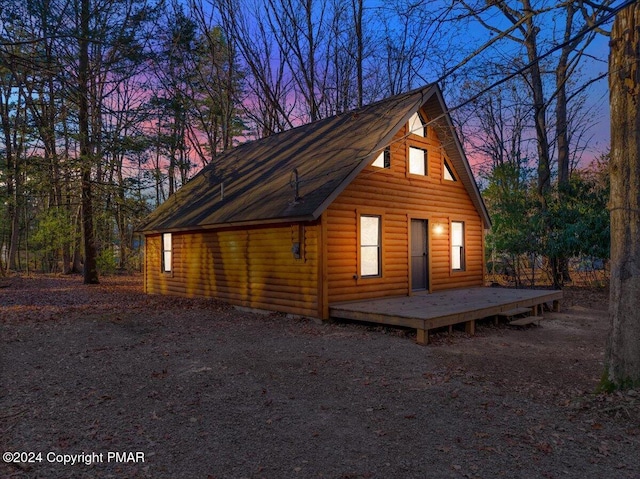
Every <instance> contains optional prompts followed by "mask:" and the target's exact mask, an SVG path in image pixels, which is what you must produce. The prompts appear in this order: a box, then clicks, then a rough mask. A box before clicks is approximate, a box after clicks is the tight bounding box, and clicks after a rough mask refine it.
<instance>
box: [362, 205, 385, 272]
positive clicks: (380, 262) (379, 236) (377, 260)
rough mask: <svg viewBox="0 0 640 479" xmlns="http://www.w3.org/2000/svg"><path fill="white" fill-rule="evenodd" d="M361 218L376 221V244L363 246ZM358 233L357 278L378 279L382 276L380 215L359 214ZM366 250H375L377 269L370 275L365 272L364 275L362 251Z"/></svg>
mask: <svg viewBox="0 0 640 479" xmlns="http://www.w3.org/2000/svg"><path fill="white" fill-rule="evenodd" d="M363 218H376V219H377V220H378V238H377V243H376V244H364V240H363V234H362V219H363ZM358 231H359V235H358V237H359V243H360V244H359V245H358V246H359V253H360V262H359V263H360V264H359V276H360V277H361V278H379V277H381V276H382V216H381V215H370V214H361V215H360V217H359V220H358ZM365 248H366V249H373V248H375V250H376V253H377V254H376V258H377V259H376V263H377V269H376V272H375V273H371V272H369V271H367V274H365V269H364V268H365V264H364V256H365V255H364V253H363V251H364V250H365Z"/></svg>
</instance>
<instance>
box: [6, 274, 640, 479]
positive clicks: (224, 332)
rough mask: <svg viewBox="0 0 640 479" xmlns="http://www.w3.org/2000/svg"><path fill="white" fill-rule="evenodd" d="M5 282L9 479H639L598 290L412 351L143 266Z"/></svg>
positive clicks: (639, 432)
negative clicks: (197, 290) (533, 319)
mask: <svg viewBox="0 0 640 479" xmlns="http://www.w3.org/2000/svg"><path fill="white" fill-rule="evenodd" d="M0 286H1V287H0V348H1V349H0V452H2V453H7V452H9V453H12V454H9V455H7V454H3V458H4V461H0V477H2V478H46V479H50V478H154V479H155V478H171V479H174V478H189V479H192V478H216V479H217V478H278V479H280V478H305V479H306V478H339V479H355V478H501V477H504V478H581V479H592V478H593V479H595V478H598V479H599V478H640V391H629V392H626V393H616V394H611V395H597V394H594V390H595V388H596V386H597V384H598V382H599V379H600V375H601V373H602V370H603V357H604V341H605V338H606V331H607V325H608V320H607V312H606V308H607V302H606V293H605V292H602V291H593V290H587V291H585V290H582V291H580V290H578V291H571V290H569V291H567V292H566V298H567V299H566V301H565V302H564V304H563V309H562V311H561V312H560V313H553V314H550V313H545V316H546V317H547V318H548V320H547V321H544V322H543V323H541V325H540V326H532V327H529V328H524V329H514V328H509V327H507V326H505V325H499V326H497V327H496V326H493V325H492V324H491V323H490V322H486V323H481V324H479V325H478V327H477V331H476V335H475V336H474V337H468V336H466V335H465V334H464V332H463V331H454V333H453V334H452V335H449V334H447V333H446V332H443V333H440V334H437V335H435V336H434V342H433V343H432V344H431V345H428V346H419V345H417V344H416V343H415V334H414V333H413V332H411V331H406V330H400V329H392V328H384V327H380V326H367V325H363V324H350V323H322V324H318V323H316V322H314V321H311V320H306V319H295V318H288V317H286V316H284V315H279V314H272V315H260V314H255V313H248V312H241V311H238V310H236V309H234V308H232V307H229V306H227V305H224V304H222V303H219V302H216V301H212V300H187V299H176V298H167V297H158V296H146V295H144V294H143V293H142V286H141V278H139V277H111V278H103V280H102V284H101V285H99V286H84V285H82V281H81V278H79V277H34V278H19V277H13V278H9V279H2V280H0ZM15 453H23V454H18V455H16V454H15ZM115 453H119V454H118V455H116V454H115ZM122 453H126V454H122ZM7 460H9V462H6V461H7ZM13 461H17V462H13ZM65 461H67V464H64V462H65ZM72 462H73V463H72Z"/></svg>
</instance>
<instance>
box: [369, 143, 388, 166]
mask: <svg viewBox="0 0 640 479" xmlns="http://www.w3.org/2000/svg"><path fill="white" fill-rule="evenodd" d="M371 165H372V166H375V167H377V168H386V169H389V168H391V151H390V150H389V147H387V148H385V149H384V150H383V151H381V152H380V154H379V155H378V157H377V158H376V160H375V161H374V162H373V163H371Z"/></svg>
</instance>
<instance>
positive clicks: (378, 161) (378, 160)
mask: <svg viewBox="0 0 640 479" xmlns="http://www.w3.org/2000/svg"><path fill="white" fill-rule="evenodd" d="M371 165H372V166H377V167H378V168H384V150H383V151H381V152H380V154H379V155H378V158H376V160H375V161H374V162H373V163H371Z"/></svg>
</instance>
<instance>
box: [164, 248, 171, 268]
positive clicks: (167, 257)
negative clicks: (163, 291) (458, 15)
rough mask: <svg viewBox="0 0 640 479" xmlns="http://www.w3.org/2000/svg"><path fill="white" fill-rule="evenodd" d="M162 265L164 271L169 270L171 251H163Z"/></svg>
mask: <svg viewBox="0 0 640 479" xmlns="http://www.w3.org/2000/svg"><path fill="white" fill-rule="evenodd" d="M163 267H164V271H167V272H168V271H171V251H165V252H164V253H163Z"/></svg>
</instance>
